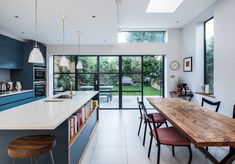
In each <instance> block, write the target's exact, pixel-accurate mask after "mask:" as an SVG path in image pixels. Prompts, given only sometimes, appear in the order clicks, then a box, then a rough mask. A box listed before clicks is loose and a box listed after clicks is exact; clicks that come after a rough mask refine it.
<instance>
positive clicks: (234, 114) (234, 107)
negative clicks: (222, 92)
mask: <svg viewBox="0 0 235 164" xmlns="http://www.w3.org/2000/svg"><path fill="white" fill-rule="evenodd" d="M233 118H234V119H235V105H234V106H233Z"/></svg>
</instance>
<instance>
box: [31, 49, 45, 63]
mask: <svg viewBox="0 0 235 164" xmlns="http://www.w3.org/2000/svg"><path fill="white" fill-rule="evenodd" d="M28 62H29V63H44V59H43V56H42V53H41V51H40V50H39V48H38V47H36V46H35V47H34V48H33V50H32V51H31V52H30V55H29V60H28Z"/></svg>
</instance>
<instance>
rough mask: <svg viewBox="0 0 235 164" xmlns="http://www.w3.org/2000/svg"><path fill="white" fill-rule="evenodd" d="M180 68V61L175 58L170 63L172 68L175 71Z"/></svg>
mask: <svg viewBox="0 0 235 164" xmlns="http://www.w3.org/2000/svg"><path fill="white" fill-rule="evenodd" d="M179 68H180V63H179V62H178V61H177V60H173V61H172V62H171V63H170V69H171V70H173V71H177V70H178V69H179Z"/></svg>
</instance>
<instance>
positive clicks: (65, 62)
mask: <svg viewBox="0 0 235 164" xmlns="http://www.w3.org/2000/svg"><path fill="white" fill-rule="evenodd" d="M64 19H65V16H64V15H62V21H63V49H64ZM59 66H60V67H69V60H68V59H67V58H66V57H65V56H62V58H61V59H60V64H59Z"/></svg>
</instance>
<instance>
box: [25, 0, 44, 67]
mask: <svg viewBox="0 0 235 164" xmlns="http://www.w3.org/2000/svg"><path fill="white" fill-rule="evenodd" d="M37 5H38V4H37V0H35V31H36V36H35V46H34V47H33V50H32V51H31V52H30V55H29V60H28V62H29V63H44V59H43V56H42V53H41V51H40V49H39V47H38V41H37V33H38V21H37V19H38V11H37V9H38V6H37Z"/></svg>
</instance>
